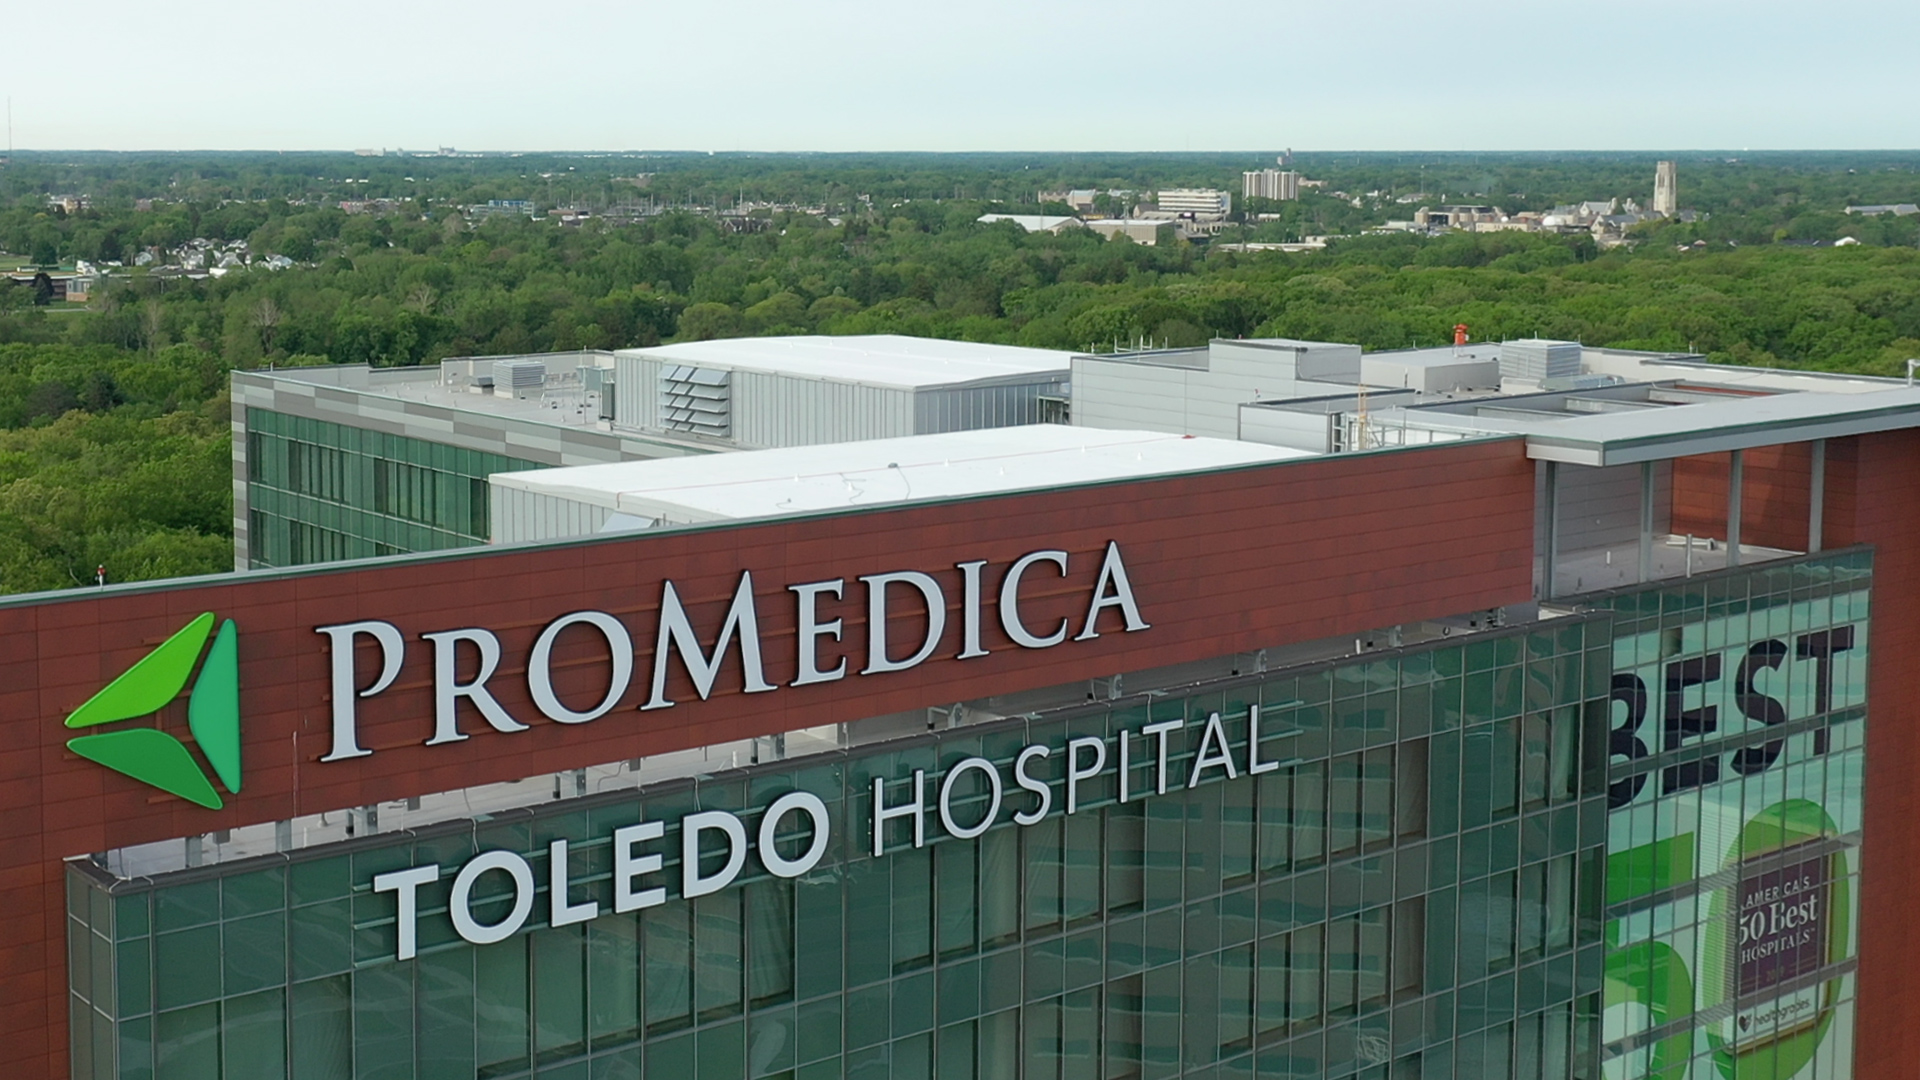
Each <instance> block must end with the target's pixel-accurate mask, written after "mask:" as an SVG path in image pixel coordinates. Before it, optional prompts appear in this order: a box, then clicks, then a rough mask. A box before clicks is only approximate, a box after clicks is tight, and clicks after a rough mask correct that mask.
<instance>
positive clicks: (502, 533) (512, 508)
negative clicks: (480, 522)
mask: <svg viewBox="0 0 1920 1080" xmlns="http://www.w3.org/2000/svg"><path fill="white" fill-rule="evenodd" d="M492 504H493V506H492V511H493V512H492V518H493V535H492V541H493V543H496V544H518V543H524V542H526V541H530V540H560V539H565V538H567V537H572V536H592V535H594V534H595V533H597V532H599V531H600V527H601V526H602V525H605V524H606V523H607V519H608V518H609V517H612V516H613V511H612V510H610V509H608V508H607V507H604V506H598V505H595V504H593V503H586V502H579V501H576V500H574V499H566V498H561V497H560V496H557V495H550V494H547V493H545V492H535V491H524V490H521V489H520V488H514V487H504V486H501V485H499V484H495V485H493V499H492Z"/></svg>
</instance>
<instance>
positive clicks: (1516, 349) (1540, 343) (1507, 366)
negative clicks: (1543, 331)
mask: <svg viewBox="0 0 1920 1080" xmlns="http://www.w3.org/2000/svg"><path fill="white" fill-rule="evenodd" d="M1579 374H1580V343H1579V342H1577V341H1548V340H1546V339H1544V338H1521V339H1520V340H1519V341H1503V342H1501V343H1500V377H1501V378H1503V379H1527V380H1530V381H1532V382H1544V381H1546V380H1547V379H1571V378H1574V377H1575V376H1577V375H1579Z"/></svg>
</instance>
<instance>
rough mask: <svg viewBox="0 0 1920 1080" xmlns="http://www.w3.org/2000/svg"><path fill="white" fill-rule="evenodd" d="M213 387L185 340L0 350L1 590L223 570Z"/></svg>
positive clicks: (220, 409)
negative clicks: (143, 348)
mask: <svg viewBox="0 0 1920 1080" xmlns="http://www.w3.org/2000/svg"><path fill="white" fill-rule="evenodd" d="M226 383H227V373H226V369H225V368H224V367H223V366H222V365H221V364H220V363H219V361H218V358H216V357H214V356H212V355H210V354H207V353H205V352H202V351H200V350H198V349H195V348H193V347H191V346H184V345H179V346H174V347H171V348H168V349H166V350H163V351H161V352H160V353H158V354H157V355H153V356H147V355H144V354H130V353H127V352H125V351H124V350H119V349H114V348H110V347H102V346H92V347H75V346H70V345H51V346H48V345H40V346H28V345H5V346H0V592H8V593H17V592H32V591H38V590H43V589H61V588H72V587H75V586H81V585H92V584H94V583H95V571H96V570H97V569H98V568H100V567H105V568H106V574H107V579H108V580H109V581H114V582H119V581H137V580H145V579H151V578H159V577H175V576H181V575H189V574H212V573H219V572H221V571H223V570H227V569H231V568H232V566H233V499H232V476H233V466H232V442H231V438H230V435H229V432H230V427H231V417H230V415H229V409H228V406H227V397H226Z"/></svg>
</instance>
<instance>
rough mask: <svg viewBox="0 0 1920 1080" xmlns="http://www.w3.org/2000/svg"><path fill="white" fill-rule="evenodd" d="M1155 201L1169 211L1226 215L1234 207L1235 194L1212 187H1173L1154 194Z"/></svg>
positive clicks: (1197, 215) (1210, 215)
mask: <svg viewBox="0 0 1920 1080" xmlns="http://www.w3.org/2000/svg"><path fill="white" fill-rule="evenodd" d="M1153 201H1154V205H1155V206H1158V207H1159V208H1160V209H1161V210H1162V211H1165V212H1167V213H1173V214H1192V215H1194V216H1195V217H1201V216H1207V217H1225V216H1226V215H1227V212H1228V211H1230V210H1232V209H1233V196H1232V195H1230V194H1228V193H1227V192H1224V191H1215V190H1213V189H1212V188H1171V189H1169V190H1166V191H1162V192H1160V193H1159V194H1158V195H1156V196H1154V200H1153Z"/></svg>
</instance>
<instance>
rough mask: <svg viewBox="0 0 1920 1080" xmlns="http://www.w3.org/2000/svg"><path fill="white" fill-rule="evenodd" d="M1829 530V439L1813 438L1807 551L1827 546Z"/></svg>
mask: <svg viewBox="0 0 1920 1080" xmlns="http://www.w3.org/2000/svg"><path fill="white" fill-rule="evenodd" d="M1826 532H1827V440H1825V439H1815V440H1813V480H1812V483H1811V484H1810V485H1809V490H1808V492H1807V552H1808V554H1812V553H1813V552H1816V551H1819V550H1820V549H1821V548H1822V547H1824V546H1825V540H1826Z"/></svg>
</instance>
